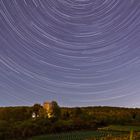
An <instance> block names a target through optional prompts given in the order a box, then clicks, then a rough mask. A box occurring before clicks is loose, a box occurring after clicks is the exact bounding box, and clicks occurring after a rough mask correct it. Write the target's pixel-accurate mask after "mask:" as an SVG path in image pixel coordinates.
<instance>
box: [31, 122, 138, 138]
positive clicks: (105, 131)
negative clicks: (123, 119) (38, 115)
mask: <svg viewBox="0 0 140 140" xmlns="http://www.w3.org/2000/svg"><path fill="white" fill-rule="evenodd" d="M131 131H133V136H132V137H133V140H140V133H139V132H140V126H123V125H110V126H107V127H103V128H99V130H98V131H76V132H69V133H61V134H51V135H44V136H38V137H33V138H31V139H30V140H130V132H131Z"/></svg>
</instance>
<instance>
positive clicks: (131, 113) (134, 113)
mask: <svg viewBox="0 0 140 140" xmlns="http://www.w3.org/2000/svg"><path fill="white" fill-rule="evenodd" d="M33 112H34V113H36V114H37V115H36V116H37V117H36V118H33V116H32V115H33ZM46 113H47V112H44V111H43V107H42V106H41V105H39V104H35V105H34V106H31V107H22V106H20V107H0V139H2V140H12V139H18V138H23V139H24V140H25V138H28V137H32V136H35V135H42V134H49V133H58V132H69V131H75V130H84V129H85V130H89V129H90V130H91V129H92V130H97V129H98V128H101V127H104V126H107V125H111V124H113V125H114V124H117V125H121V124H123V125H140V109H138V108H136V109H134V108H120V107H74V108H68V107H60V108H59V107H57V108H55V110H54V112H53V113H54V114H55V115H54V116H53V117H51V118H49V117H47V115H46Z"/></svg>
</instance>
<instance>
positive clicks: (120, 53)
mask: <svg viewBox="0 0 140 140" xmlns="http://www.w3.org/2000/svg"><path fill="white" fill-rule="evenodd" d="M139 92H140V1H139V0H123V1H122V0H0V96H1V97H0V105H1V106H9V105H32V104H34V103H35V102H39V103H42V102H43V101H45V100H57V101H58V103H59V104H60V105H63V106H84V105H86V106H87V105H110V106H130V107H133V106H140V104H139V101H138V98H140V93H139Z"/></svg>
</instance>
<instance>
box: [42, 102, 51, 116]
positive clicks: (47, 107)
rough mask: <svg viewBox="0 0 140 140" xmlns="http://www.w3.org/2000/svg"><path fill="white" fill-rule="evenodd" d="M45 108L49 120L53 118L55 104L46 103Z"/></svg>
mask: <svg viewBox="0 0 140 140" xmlns="http://www.w3.org/2000/svg"><path fill="white" fill-rule="evenodd" d="M43 108H44V110H45V111H46V113H47V115H48V118H51V117H53V103H52V102H44V104H43Z"/></svg>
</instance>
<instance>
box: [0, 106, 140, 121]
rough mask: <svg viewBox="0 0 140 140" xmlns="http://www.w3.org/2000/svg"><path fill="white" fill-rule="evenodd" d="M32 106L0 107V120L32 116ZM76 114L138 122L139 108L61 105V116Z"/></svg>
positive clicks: (139, 119)
mask: <svg viewBox="0 0 140 140" xmlns="http://www.w3.org/2000/svg"><path fill="white" fill-rule="evenodd" d="M33 111H34V106H31V107H28V106H18V107H0V120H6V121H22V120H27V119H30V118H31V117H32V113H33ZM76 116H79V117H82V118H85V119H86V118H87V119H94V120H96V121H100V120H102V121H104V122H107V123H115V122H116V123H127V122H128V123H130V122H131V123H132V122H133V123H134V122H137V123H138V122H140V109H139V108H123V107H108V106H98V107H92V106H90V107H73V108H69V107H61V118H62V119H70V118H74V117H76Z"/></svg>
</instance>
